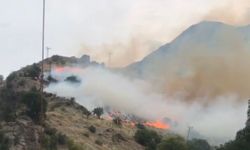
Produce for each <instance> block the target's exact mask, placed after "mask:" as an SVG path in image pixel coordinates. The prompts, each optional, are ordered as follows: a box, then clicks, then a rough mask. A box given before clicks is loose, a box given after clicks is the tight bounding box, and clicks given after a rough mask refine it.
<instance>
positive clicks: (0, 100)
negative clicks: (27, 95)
mask: <svg viewBox="0 0 250 150" xmlns="http://www.w3.org/2000/svg"><path fill="white" fill-rule="evenodd" d="M18 98H19V95H18V94H17V93H16V92H14V91H12V90H11V89H7V88H4V89H2V90H1V91H0V120H4V121H7V122H11V121H14V120H15V118H16V110H17V109H16V106H17V102H18Z"/></svg>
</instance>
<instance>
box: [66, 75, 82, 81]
mask: <svg viewBox="0 0 250 150" xmlns="http://www.w3.org/2000/svg"><path fill="white" fill-rule="evenodd" d="M65 81H68V82H72V83H79V82H81V81H80V80H79V79H77V77H76V76H74V75H72V76H69V77H67V78H66V79H65Z"/></svg>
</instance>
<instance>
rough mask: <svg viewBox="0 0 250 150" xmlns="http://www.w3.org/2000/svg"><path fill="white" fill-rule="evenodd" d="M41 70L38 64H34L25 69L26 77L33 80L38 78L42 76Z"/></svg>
mask: <svg viewBox="0 0 250 150" xmlns="http://www.w3.org/2000/svg"><path fill="white" fill-rule="evenodd" d="M40 73H41V69H40V67H39V66H38V65H37V64H33V65H31V66H28V67H27V68H26V69H25V76H26V77H31V78H38V77H39V76H40Z"/></svg>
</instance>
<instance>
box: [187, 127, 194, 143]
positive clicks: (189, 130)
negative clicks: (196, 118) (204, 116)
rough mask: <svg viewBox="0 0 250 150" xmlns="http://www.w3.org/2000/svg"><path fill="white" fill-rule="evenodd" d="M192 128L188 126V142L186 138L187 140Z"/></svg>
mask: <svg viewBox="0 0 250 150" xmlns="http://www.w3.org/2000/svg"><path fill="white" fill-rule="evenodd" d="M192 129H193V127H192V126H189V127H188V133H187V142H188V140H189V136H190V133H191V130H192Z"/></svg>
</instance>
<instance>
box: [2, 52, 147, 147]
mask: <svg viewBox="0 0 250 150" xmlns="http://www.w3.org/2000/svg"><path fill="white" fill-rule="evenodd" d="M84 57H85V58H86V56H84ZM55 58H56V60H57V61H54V60H55ZM50 60H53V61H52V62H53V64H54V65H58V66H61V65H65V64H67V65H76V64H78V65H79V62H81V63H82V67H87V66H89V65H97V63H91V62H90V61H89V59H87V61H83V58H80V59H78V58H68V57H61V56H54V57H52V58H49V59H47V60H45V66H46V64H50V63H51V61H50ZM39 64H41V63H38V64H33V65H30V66H27V67H24V68H22V69H21V70H19V71H16V72H13V73H11V74H10V75H9V76H8V77H7V79H6V80H5V81H3V83H2V84H1V86H0V107H1V110H0V120H1V121H0V125H1V126H0V131H1V132H0V149H4V150H5V149H7V148H5V147H2V146H4V145H9V147H10V150H34V149H46V150H47V149H50V150H52V149H60V150H61V149H62V150H64V149H65V150H67V149H69V150H73V149H74V150H78V149H79V150H82V149H84V150H85V149H86V150H105V149H114V150H115V149H117V150H118V149H119V150H122V149H124V150H133V149H134V150H140V149H144V148H143V146H141V145H139V144H137V143H136V142H135V140H134V138H133V136H134V133H135V131H136V129H135V128H134V127H133V128H132V127H131V126H128V127H126V126H124V127H119V126H116V125H115V124H113V121H112V120H103V119H98V118H97V117H96V116H94V115H91V114H88V113H89V111H88V110H87V109H86V108H85V107H84V106H81V105H79V104H77V103H76V102H75V101H74V99H73V98H71V99H69V98H64V97H58V96H56V95H54V94H51V93H44V95H43V100H44V101H43V103H44V107H46V108H44V110H43V111H41V109H40V106H41V103H40V102H41V101H40V97H41V95H40V92H39V89H40V82H39V80H38V76H39V74H40V67H39ZM45 69H49V67H45ZM46 82H47V81H46ZM46 82H44V83H46ZM46 84H48V83H46ZM44 113H45V114H44ZM87 114H88V115H90V116H89V117H87ZM41 116H44V117H43V118H44V119H45V120H43V119H42V118H41ZM91 126H92V127H93V128H95V130H96V131H95V132H94V133H92V132H91V131H90V129H89V127H91ZM57 140H58V142H59V143H58V142H57ZM2 142H4V143H2Z"/></svg>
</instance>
